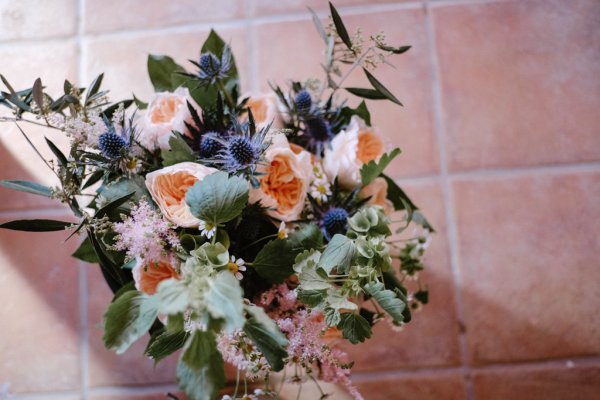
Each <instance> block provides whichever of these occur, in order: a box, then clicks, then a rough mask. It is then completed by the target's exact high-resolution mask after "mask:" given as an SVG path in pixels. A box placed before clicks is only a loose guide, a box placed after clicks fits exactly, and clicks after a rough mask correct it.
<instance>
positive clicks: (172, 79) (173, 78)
mask: <svg viewBox="0 0 600 400" xmlns="http://www.w3.org/2000/svg"><path fill="white" fill-rule="evenodd" d="M184 71H185V70H184V69H183V67H181V66H180V65H178V64H177V63H176V62H175V61H174V60H173V59H172V58H171V57H169V56H163V55H153V54H150V55H149V56H148V75H149V76H150V81H151V82H152V86H154V91H156V92H172V91H174V90H175V89H177V88H178V87H179V86H180V85H181V83H182V78H181V76H179V75H177V73H178V72H184Z"/></svg>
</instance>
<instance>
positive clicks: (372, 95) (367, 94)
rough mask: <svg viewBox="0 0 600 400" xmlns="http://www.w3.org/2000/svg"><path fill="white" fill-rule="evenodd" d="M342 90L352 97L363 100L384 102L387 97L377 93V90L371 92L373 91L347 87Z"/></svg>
mask: <svg viewBox="0 0 600 400" xmlns="http://www.w3.org/2000/svg"><path fill="white" fill-rule="evenodd" d="M344 89H346V91H348V92H349V93H352V94H353V95H355V96H358V97H362V98H364V99H369V100H385V99H387V97H385V96H384V95H383V94H382V93H380V92H378V91H377V90H373V89H365V88H356V87H347V88H344Z"/></svg>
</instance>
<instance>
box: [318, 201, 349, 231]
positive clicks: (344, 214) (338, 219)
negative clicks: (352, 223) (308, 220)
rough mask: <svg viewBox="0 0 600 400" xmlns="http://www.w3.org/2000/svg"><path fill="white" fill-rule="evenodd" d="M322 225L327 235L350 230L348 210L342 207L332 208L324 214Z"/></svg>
mask: <svg viewBox="0 0 600 400" xmlns="http://www.w3.org/2000/svg"><path fill="white" fill-rule="evenodd" d="M322 226H323V229H324V230H325V232H326V236H327V237H332V236H333V235H335V234H336V233H341V234H344V233H346V231H347V230H348V211H346V209H344V208H341V207H334V208H330V209H329V210H327V211H326V212H325V214H323V219H322Z"/></svg>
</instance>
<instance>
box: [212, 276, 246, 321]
mask: <svg viewBox="0 0 600 400" xmlns="http://www.w3.org/2000/svg"><path fill="white" fill-rule="evenodd" d="M208 285H209V289H208V291H207V292H206V295H205V297H204V300H205V302H206V307H207V309H208V312H209V313H210V315H211V316H212V317H213V318H215V319H222V320H223V321H224V330H225V331H227V332H233V331H235V330H236V329H242V327H243V326H244V322H245V319H244V300H243V296H242V288H241V287H240V283H239V281H238V280H237V279H236V278H235V277H234V276H233V274H232V273H231V272H229V271H222V272H219V273H218V274H217V276H216V277H215V278H214V279H211V280H209V281H208Z"/></svg>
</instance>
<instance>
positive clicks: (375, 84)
mask: <svg viewBox="0 0 600 400" xmlns="http://www.w3.org/2000/svg"><path fill="white" fill-rule="evenodd" d="M363 71H364V72H365V75H367V79H368V80H369V82H370V83H371V85H372V86H373V88H374V89H375V90H376V91H378V92H379V93H381V94H382V95H383V96H384V97H385V98H386V99H388V100H390V101H392V102H394V103H396V104H398V105H400V106H401V105H402V103H400V100H398V99H397V98H396V96H394V95H393V94H392V92H390V91H389V90H388V89H387V88H386V87H385V86H384V85H383V84H382V83H381V82H379V81H378V80H377V78H375V77H374V76H373V74H371V73H370V72H369V71H367V69H366V68H363Z"/></svg>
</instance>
